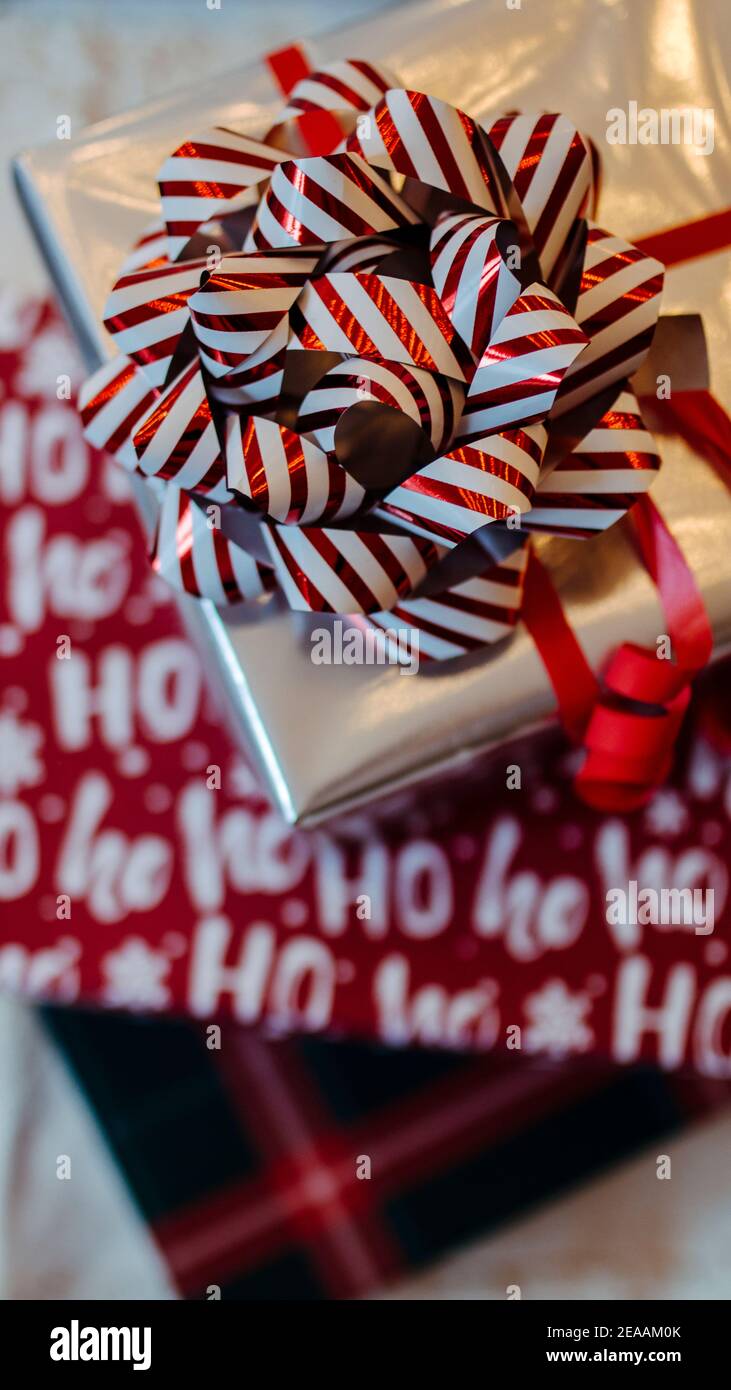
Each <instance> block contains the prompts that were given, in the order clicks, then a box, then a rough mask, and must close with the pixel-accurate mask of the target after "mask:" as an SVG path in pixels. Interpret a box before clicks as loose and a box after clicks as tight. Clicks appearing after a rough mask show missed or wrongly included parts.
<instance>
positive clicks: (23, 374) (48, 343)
mask: <svg viewBox="0 0 731 1390" xmlns="http://www.w3.org/2000/svg"><path fill="white" fill-rule="evenodd" d="M62 375H64V376H68V377H69V378H70V382H71V389H72V391H73V390H74V389H75V388H76V387H78V386H79V384H80V381H81V375H82V373H81V367H80V364H79V359H78V357H77V355H76V350H75V348H74V346H73V343H72V342H71V339H70V338H69V335H68V333H67V332H66V331H65V329H64V328H63V327H62V325H61V324H50V325H49V327H48V328H46V329H45V330H44V332H43V333H39V334H38V335H37V337H35V338H34V339H33V340H32V342H30V343H29V344H28V347H27V349H26V351H25V352H24V354H23V359H22V363H21V366H20V368H19V370H18V371H17V372H16V374H15V385H16V386H17V388H18V390H19V391H20V392H21V393H22V394H23V395H24V396H42V397H43V398H44V399H46V400H53V398H54V397H55V396H56V392H57V389H58V377H59V376H62Z"/></svg>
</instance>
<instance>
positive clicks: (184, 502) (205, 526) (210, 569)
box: [152, 486, 274, 606]
mask: <svg viewBox="0 0 731 1390" xmlns="http://www.w3.org/2000/svg"><path fill="white" fill-rule="evenodd" d="M213 520H214V519H213V518H211V517H210V516H209V515H208V514H207V513H206V511H205V510H204V508H203V507H202V506H199V505H198V503H196V502H195V501H194V500H193V499H192V498H191V497H189V496H188V494H187V493H185V492H183V491H181V489H180V488H177V487H172V486H170V487H166V488H165V490H164V492H163V496H162V503H161V507H160V515H159V518H158V524H157V532H156V535H155V540H154V543H153V547H152V566H153V569H154V570H155V571H156V573H157V574H159V575H160V577H161V578H162V579H165V580H166V581H167V583H168V584H171V585H172V587H173V588H174V589H177V590H178V591H179V592H180V593H185V594H192V595H193V596H194V597H195V598H207V599H210V600H211V602H212V603H215V604H218V605H219V606H225V605H228V604H233V603H245V602H247V601H248V600H250V599H253V598H258V597H259V596H260V595H261V594H265V593H268V592H269V591H270V590H271V589H273V588H274V576H273V574H272V571H271V569H269V568H268V566H265V565H262V564H261V563H259V562H258V561H257V560H254V559H252V557H251V556H250V555H248V554H247V552H246V551H245V550H242V549H241V547H240V546H238V545H233V544H232V542H231V541H229V540H227V539H226V537H225V536H224V535H223V533H222V532H221V530H220V529H219V528H218V527H217V526H216V525H214V524H213Z"/></svg>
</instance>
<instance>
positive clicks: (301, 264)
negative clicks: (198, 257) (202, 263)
mask: <svg viewBox="0 0 731 1390" xmlns="http://www.w3.org/2000/svg"><path fill="white" fill-rule="evenodd" d="M316 264H317V256H316V255H313V254H312V253H311V252H309V251H301V250H299V249H296V250H292V251H290V252H288V253H287V254H286V255H282V254H280V253H279V252H258V253H257V254H256V255H251V256H246V255H243V254H242V255H227V256H222V258H221V261H220V264H219V265H218V267H217V268H216V270H214V271H212V273H211V274H210V275H209V276H208V278H207V279H206V281H205V283H204V284H203V285H201V288H200V289H199V290H197V291H196V293H195V294H192V295H191V296H190V299H189V300H188V309H189V311H190V317H191V319H192V322H193V331H194V333H195V336H196V339H197V341H198V348H199V353H200V358H201V361H202V363H203V365H204V367H205V368H206V370H207V371H208V372H210V374H211V376H213V377H225V376H227V375H228V374H230V373H232V372H235V371H236V369H237V368H239V367H243V366H245V365H246V364H247V362H248V365H249V366H251V360H250V359H252V358H254V356H255V354H256V353H257V352H258V351H259V349H260V348H262V347H263V346H264V344H265V343H266V342H267V339H268V338H269V337H270V336H271V334H272V333H274V332H275V330H276V329H277V328H281V325H282V323H283V322H284V321H286V319H287V314H288V313H289V310H290V309H291V307H292V305H293V304H294V302H295V300H296V298H297V296H298V295H299V293H300V291H301V289H302V287H303V285H304V284H305V283H306V281H307V278H308V276H310V275H311V274H312V271H313V270H314V268H315V266H316ZM282 339H283V342H284V343H285V344H286V334H283V335H282Z"/></svg>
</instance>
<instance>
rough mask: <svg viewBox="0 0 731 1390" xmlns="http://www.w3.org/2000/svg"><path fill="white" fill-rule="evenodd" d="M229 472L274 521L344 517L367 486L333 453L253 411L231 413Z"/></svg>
mask: <svg viewBox="0 0 731 1390" xmlns="http://www.w3.org/2000/svg"><path fill="white" fill-rule="evenodd" d="M226 476H227V480H228V485H229V487H230V488H231V490H232V491H233V492H234V493H236V494H237V495H239V496H240V497H243V498H245V499H246V501H247V502H250V503H252V504H253V505H254V506H255V507H256V508H257V509H258V510H259V511H261V512H264V513H265V515H267V516H270V517H272V518H273V519H274V520H275V521H280V522H283V523H286V524H287V525H292V524H294V523H297V524H298V525H300V526H311V525H313V524H314V523H315V522H320V521H344V520H345V519H346V517H350V516H353V515H354V513H355V512H357V511H358V510H359V509H360V508H361V507H362V505H363V500H364V498H365V495H366V494H365V489H364V488H362V487H361V485H360V483H357V482H356V481H355V478H351V476H350V474H349V473H346V471H345V469H344V468H341V466H340V464H339V463H337V462H336V461H335V459H333V458H329V457H328V455H327V454H325V453H323V451H322V449H318V448H317V447H316V445H314V444H311V443H310V442H309V441H308V440H306V439H303V438H302V436H301V435H299V434H295V432H294V430H290V429H287V428H286V427H285V426H284V425H278V424H277V423H276V422H275V421H274V420H263V419H261V418H257V417H256V416H254V415H252V416H250V417H249V419H248V420H243V419H241V418H240V417H239V416H237V415H231V416H229V420H228V426H227V432H226Z"/></svg>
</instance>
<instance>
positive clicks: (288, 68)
mask: <svg viewBox="0 0 731 1390" xmlns="http://www.w3.org/2000/svg"><path fill="white" fill-rule="evenodd" d="M264 61H265V63H266V65H267V67H268V68H269V72H270V73H271V76H272V77H273V79H274V81H275V82H276V84H277V87H278V88H279V90H280V92H281V94H282V96H283V97H288V96H289V94H290V92H291V91H292V90H293V88H294V87H296V86H297V83H298V82H301V81H302V79H303V78H304V77H308V76H309V74H310V73H311V72H312V68H311V66H310V62H309V59H308V57H307V54H306V53H305V51H304V49H303V48H301V47H300V45H299V44H297V43H292V44H288V45H287V47H286V48H277V49H275V51H274V52H273V53H267V54H266V56H265V59H264ZM296 121H297V131H298V133H299V137H300V139H301V141H302V143H303V145H304V146H305V147H306V148H307V149H308V150H309V152H310V154H330V153H331V152H332V150H334V149H337V146H338V145H339V144H340V142H341V141H342V138H343V127H342V126H341V125H340V122H339V121H338V120H337V117H336V116H334V115H333V113H332V111H323V110H321V109H320V108H319V107H316V108H315V110H313V111H305V112H303V113H302V114H301V115H300V116H298V117H297V118H296Z"/></svg>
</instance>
